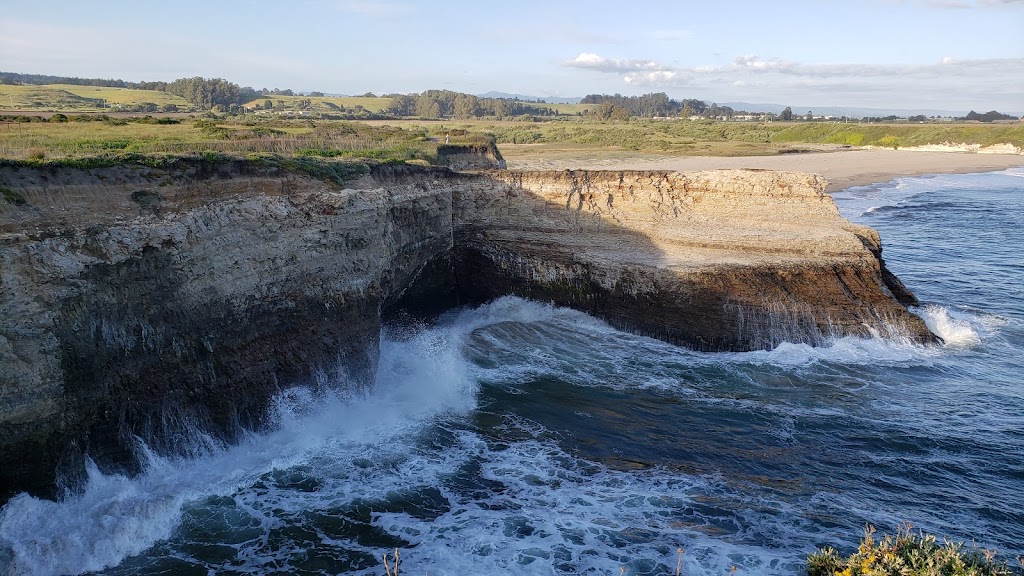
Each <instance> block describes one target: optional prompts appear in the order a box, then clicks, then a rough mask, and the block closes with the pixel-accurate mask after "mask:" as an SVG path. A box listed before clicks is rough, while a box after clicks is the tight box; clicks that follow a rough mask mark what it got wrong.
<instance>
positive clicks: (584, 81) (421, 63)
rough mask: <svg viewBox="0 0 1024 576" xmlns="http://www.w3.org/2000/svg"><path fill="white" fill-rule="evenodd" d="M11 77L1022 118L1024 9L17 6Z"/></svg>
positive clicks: (937, 5) (41, 2)
mask: <svg viewBox="0 0 1024 576" xmlns="http://www.w3.org/2000/svg"><path fill="white" fill-rule="evenodd" d="M2 12H3V15H2V16H0V70H5V71H11V72H23V73H41V74H57V75H71V76H80V77H104V78H107V77H113V78H122V79H125V80H173V79H175V78H179V77H183V76H197V75H198V76H206V77H222V78H227V79H229V80H231V81H233V82H237V83H239V84H241V85H249V86H253V87H255V88H257V89H259V88H264V87H266V88H275V87H277V88H292V89H294V90H320V91H324V92H335V93H345V94H356V93H362V92H366V91H373V92H377V93H386V92H418V91H421V90H424V89H428V88H447V89H451V90H458V91H463V92H470V93H483V92H487V91H490V90H497V91H502V92H518V93H523V94H533V95H539V96H583V95H585V94H589V93H613V92H620V93H622V94H642V93H645V92H652V91H657V92H660V91H664V92H667V93H668V94H669V95H670V96H672V97H675V98H700V99H703V100H708V101H716V102H725V101H746V102H771V103H779V104H794V105H808V104H815V105H819V106H861V107H902V108H941V109H954V110H955V109H967V108H973V109H976V110H979V111H983V110H990V109H998V110H1009V111H1024V0H861V1H857V0H846V1H831V0H818V1H776V2H733V1H729V0H719V1H716V2H682V1H675V2H663V1H653V0H630V1H623V2H614V3H612V2H602V1H600V0H590V1H588V2H576V1H571V0H562V1H551V0H546V1H537V0H517V1H515V2H493V1H483V2H481V1H473V2H463V1H449V2H426V1H417V0H381V1H372V0H292V1H291V2H287V1H281V0H278V1H276V2H263V1H249V2H242V1H231V0H206V1H204V2H197V1H193V0H175V1H174V2H160V3H156V2H140V1H138V0H135V1H133V2H127V1H122V0H103V1H102V2H83V1H81V0H78V1H74V2H67V1H61V2H58V1H52V0H36V1H33V2H22V1H18V0H3V10H2Z"/></svg>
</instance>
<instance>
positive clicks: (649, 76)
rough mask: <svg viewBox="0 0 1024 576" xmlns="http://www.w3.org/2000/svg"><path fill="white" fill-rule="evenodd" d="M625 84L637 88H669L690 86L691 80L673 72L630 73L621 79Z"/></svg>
mask: <svg viewBox="0 0 1024 576" xmlns="http://www.w3.org/2000/svg"><path fill="white" fill-rule="evenodd" d="M622 79H623V80H624V81H625V82H626V84H629V85H630V86H637V87H654V88H669V87H678V86H684V85H687V84H690V82H691V78H690V76H688V75H685V74H683V73H681V72H678V71H674V70H657V71H654V72H631V73H629V74H626V75H625V76H623V78H622Z"/></svg>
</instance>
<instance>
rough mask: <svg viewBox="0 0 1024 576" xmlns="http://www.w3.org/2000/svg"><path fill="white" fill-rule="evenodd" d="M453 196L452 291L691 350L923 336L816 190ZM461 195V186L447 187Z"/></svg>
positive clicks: (655, 179)
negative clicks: (596, 322)
mask: <svg viewBox="0 0 1024 576" xmlns="http://www.w3.org/2000/svg"><path fill="white" fill-rule="evenodd" d="M494 179H495V180H498V181H500V185H499V186H497V187H496V188H495V189H493V190H487V191H486V192H480V191H479V189H471V190H470V191H468V192H462V193H460V195H459V196H458V197H456V199H455V217H456V226H455V229H456V237H455V247H456V250H455V270H456V275H457V278H458V285H459V289H460V294H461V295H462V296H463V297H464V298H468V299H470V300H486V299H489V298H493V297H496V296H499V295H502V294H507V293H514V294H519V295H522V296H526V297H529V298H535V299H539V300H550V301H554V302H556V303H558V304H561V305H565V306H570V307H574V308H578V309H581V310H584V311H586V312H589V313H591V314H594V315H596V316H599V317H602V318H605V319H606V320H607V321H609V322H610V323H611V324H613V325H615V326H617V327H620V328H624V329H627V330H631V331H634V332H639V333H642V334H646V335H650V336H653V337H656V338H660V339H663V340H667V341H669V342H673V343H677V344H683V345H686V346H689V347H692V348H696V349H700V350H710V351H716V350H751V349H759V348H769V347H774V346H776V345H778V344H779V343H781V342H782V341H799V342H811V343H816V344H822V343H824V342H825V341H826V340H827V339H828V338H830V337H833V336H841V335H847V334H854V335H863V336H868V335H870V334H883V335H889V336H907V337H909V338H911V339H914V340H918V341H930V340H932V339H933V338H934V337H933V336H932V335H931V334H930V333H929V332H928V330H927V328H926V327H925V326H924V323H923V322H922V321H921V320H920V319H919V318H918V317H917V316H914V315H912V314H910V313H908V312H907V310H906V308H905V306H904V304H911V303H914V296H913V295H912V294H911V293H910V292H909V291H908V290H907V289H906V288H905V287H904V286H903V285H902V284H901V283H900V282H899V280H898V279H897V278H896V277H895V276H893V275H892V274H891V273H889V272H888V270H886V268H885V266H884V263H883V262H882V260H881V243H880V240H879V237H878V234H877V233H876V232H875V231H874V230H872V229H870V228H867V227H863V226H857V225H854V224H851V223H850V222H847V221H846V220H844V219H843V218H841V217H840V216H839V211H838V209H837V208H836V206H835V203H834V202H833V201H832V199H831V197H829V196H826V195H824V194H823V193H822V190H823V189H824V186H825V184H826V183H825V181H824V180H822V179H821V178H820V177H818V176H815V175H811V174H800V173H793V172H767V171H750V170H721V171H708V172H693V173H685V174H683V173H669V172H568V171H567V172H532V173H510V172H506V173H499V174H498V175H496V176H495V177H494ZM459 190H460V191H462V190H463V189H462V188H459Z"/></svg>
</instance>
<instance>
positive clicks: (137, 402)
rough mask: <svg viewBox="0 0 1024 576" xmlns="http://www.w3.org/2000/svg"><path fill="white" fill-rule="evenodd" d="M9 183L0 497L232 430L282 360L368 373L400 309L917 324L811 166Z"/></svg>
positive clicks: (272, 170)
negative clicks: (487, 304)
mask: <svg viewBox="0 0 1024 576" xmlns="http://www.w3.org/2000/svg"><path fill="white" fill-rule="evenodd" d="M0 187H2V188H3V189H4V197H3V198H2V199H0V266H2V268H0V498H3V497H4V495H10V494H11V493H13V492H14V491H20V490H30V491H33V492H36V493H41V494H53V493H54V488H55V487H56V486H57V485H59V484H64V483H69V484H73V483H74V480H75V479H76V477H78V475H79V474H80V473H81V470H82V463H83V459H84V456H85V455H86V454H88V455H89V456H90V457H92V458H93V459H95V460H96V461H97V462H98V463H99V464H100V465H101V466H103V467H106V468H120V469H123V470H128V471H131V470H132V469H133V467H134V466H136V464H135V462H136V459H135V458H134V454H133V450H134V449H135V438H142V439H144V440H145V441H146V442H147V443H149V444H150V445H151V446H154V447H156V448H157V449H158V450H174V448H175V447H174V446H173V445H172V439H173V437H174V435H175V433H176V429H175V428H176V426H180V425H190V426H191V425H199V426H202V427H204V428H206V429H208V430H210V431H211V432H213V433H215V434H216V435H218V436H220V437H224V438H226V439H229V440H230V439H231V438H232V437H233V436H235V435H236V434H238V433H239V432H240V431H242V430H244V429H247V428H258V427H259V426H260V421H261V418H262V415H263V414H264V412H265V409H266V406H267V402H268V401H269V399H270V398H271V397H272V396H273V394H274V393H275V392H277V391H278V390H280V389H281V388H283V387H286V386H290V385H294V384H309V385H313V386H317V385H324V384H325V383H329V382H335V381H338V380H339V379H340V380H343V381H346V382H350V383H353V385H365V384H368V383H369V382H370V381H371V378H372V374H373V373H374V370H375V368H376V358H377V345H378V338H379V333H380V328H381V323H382V318H383V317H386V316H387V315H389V314H392V313H394V312H396V311H406V312H407V313H418V312H426V311H431V310H433V311H438V310H442V309H444V308H446V307H450V306H453V305H458V304H464V303H471V302H477V301H485V300H487V299H490V298H493V297H496V296H500V295H504V294H519V295H522V296H526V297H532V298H537V299H542V300H550V301H554V302H556V303H559V304H563V305H566V306H572V307H576V308H579V309H582V310H585V311H587V312H590V313H593V314H595V315H597V316H599V317H602V318H605V319H607V320H608V321H609V322H611V323H612V324H613V325H616V326H619V327H622V328H626V329H630V330H633V331H636V332H640V333H644V334H649V335H652V336H655V337H658V338H662V339H665V340H668V341H670V342H675V343H679V344H685V345H688V346H693V347H695V348H699V349H706V350H747V349H756V348H765V347H770V346H774V345H775V344H777V343H778V342H781V341H782V340H794V341H805V342H813V343H825V341H826V340H827V338H829V337H831V336H838V335H846V334H857V335H868V334H899V335H901V336H905V337H908V338H911V339H914V340H917V341H920V342H930V341H933V340H934V337H933V336H932V335H931V334H930V333H929V332H928V331H927V329H926V328H925V326H924V323H923V322H922V321H921V320H920V319H919V318H917V317H916V316H914V315H912V314H910V313H909V312H907V310H906V308H905V307H904V306H903V304H905V303H908V302H910V301H912V299H913V296H912V295H911V294H910V293H909V291H907V290H906V289H905V288H904V287H903V286H902V285H901V284H900V283H899V281H898V280H896V279H895V277H894V276H892V275H891V274H889V273H888V271H887V270H886V269H885V267H884V263H883V262H882V260H881V245H880V242H879V239H878V235H877V234H876V233H875V232H874V231H872V230H870V229H868V228H864V227H860V226H856V225H853V224H850V223H849V222H846V221H845V220H843V219H842V218H841V217H840V216H839V214H838V211H837V210H836V208H835V205H834V204H833V202H832V200H831V198H829V197H828V196H825V195H823V194H822V189H823V187H824V182H823V181H822V180H821V179H820V178H818V177H816V176H813V175H808V174H798V173H774V172H753V171H717V172H700V173H690V174H680V173H666V172H553V173H543V172H541V173H515V172H506V171H499V172H491V173H483V174H475V175H470V174H458V173H453V172H450V171H448V170H444V169H434V168H417V167H411V166H402V165H381V166H377V167H374V168H372V169H370V170H369V171H368V172H365V173H362V175H359V174H354V175H353V178H352V179H351V180H350V181H348V182H344V183H339V182H337V181H328V180H321V179H317V178H314V177H313V176H311V175H308V174H299V173H296V172H293V171H289V170H286V169H283V168H280V167H273V166H265V165H260V164H258V163H252V162H246V161H234V162H221V163H217V164H214V165H211V164H209V163H204V162H200V161H181V162H177V163H173V164H169V165H167V166H157V167H154V166H145V165H134V164H132V165H124V166H114V167H103V168H72V167H55V166H43V167H39V166H31V165H18V164H9V165H5V166H2V167H0ZM901 302H902V303H901ZM55 479H56V482H55Z"/></svg>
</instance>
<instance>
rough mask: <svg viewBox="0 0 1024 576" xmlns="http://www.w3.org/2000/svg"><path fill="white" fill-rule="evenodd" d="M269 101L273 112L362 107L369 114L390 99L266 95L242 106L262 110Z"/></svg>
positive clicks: (385, 105)
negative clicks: (307, 102) (272, 106)
mask: <svg viewBox="0 0 1024 576" xmlns="http://www.w3.org/2000/svg"><path fill="white" fill-rule="evenodd" d="M267 100H270V102H271V103H272V104H273V105H274V108H273V110H278V111H281V110H302V109H305V110H311V111H314V112H323V113H326V114H330V113H331V112H341V111H343V110H347V109H349V108H355V107H356V106H362V107H363V108H364V109H366V110H367V111H369V112H383V111H384V109H385V108H387V107H388V106H389V105H390V104H391V98H369V97H364V96H275V95H268V96H262V97H260V98H256V99H255V100H252V101H250V102H246V103H245V104H244V106H245V108H247V109H249V110H252V109H259V108H263V106H264V103H265V102H266V101H267ZM306 100H308V101H309V107H308V108H304V107H303V106H302V102H304V101H306Z"/></svg>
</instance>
